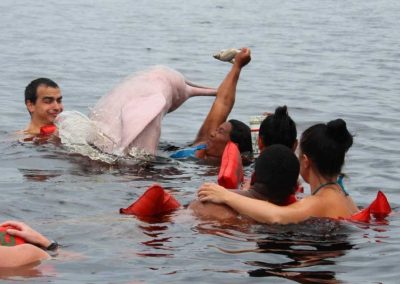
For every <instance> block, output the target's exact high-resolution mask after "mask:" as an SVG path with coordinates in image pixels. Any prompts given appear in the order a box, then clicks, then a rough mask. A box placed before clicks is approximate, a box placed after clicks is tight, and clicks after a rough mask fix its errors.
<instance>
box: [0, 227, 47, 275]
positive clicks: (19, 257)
mask: <svg viewBox="0 0 400 284" xmlns="http://www.w3.org/2000/svg"><path fill="white" fill-rule="evenodd" d="M0 226H11V227H13V228H15V229H12V228H10V229H7V233H8V234H9V235H11V236H18V237H21V238H23V239H24V240H25V241H26V242H27V243H26V244H21V245H17V246H13V247H5V246H0V267H2V268H11V267H19V266H23V265H27V264H30V263H35V262H39V261H42V260H45V259H48V258H49V257H50V255H49V254H48V253H47V252H45V251H44V250H43V249H41V248H47V247H48V246H49V245H50V244H51V241H50V240H49V239H47V238H46V237H45V236H43V235H42V234H40V233H39V232H37V231H35V230H34V229H32V228H31V227H29V226H28V225H26V224H24V223H22V222H17V221H6V222H4V223H2V224H0ZM40 247H41V248H40Z"/></svg>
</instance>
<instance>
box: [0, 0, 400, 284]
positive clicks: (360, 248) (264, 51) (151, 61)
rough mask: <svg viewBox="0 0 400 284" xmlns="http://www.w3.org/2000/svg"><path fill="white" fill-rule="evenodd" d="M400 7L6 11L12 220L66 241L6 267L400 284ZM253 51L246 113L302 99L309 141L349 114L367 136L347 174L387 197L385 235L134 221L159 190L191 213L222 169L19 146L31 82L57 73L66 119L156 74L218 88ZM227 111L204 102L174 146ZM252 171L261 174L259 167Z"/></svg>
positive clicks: (6, 157)
mask: <svg viewBox="0 0 400 284" xmlns="http://www.w3.org/2000/svg"><path fill="white" fill-rule="evenodd" d="M399 13H400V4H399V2H398V1H394V0H383V1H369V0H367V1H328V0H324V1H269V0H267V1H264V0H263V1H261V0H260V1H209V0H204V1H197V2H194V1H177V0H170V1H128V0H116V1H111V0H101V1H94V0H92V1H89V0H83V1H76V0H72V1H66V0H57V1H56V0H54V1H51V0H44V1H25V0H18V1H11V0H2V1H1V2H0V31H1V44H0V66H1V81H0V86H1V87H0V98H1V101H2V103H1V104H0V121H1V125H0V151H1V153H2V156H1V158H0V169H1V172H2V174H1V176H0V190H1V194H2V198H1V201H0V210H1V211H0V212H1V219H2V220H6V219H18V220H24V221H25V222H27V223H29V224H30V225H32V226H33V227H34V228H36V229H38V230H40V231H41V232H43V233H44V234H46V235H47V236H49V237H50V238H53V239H56V240H57V241H59V242H60V243H61V244H62V245H63V248H62V250H63V254H62V255H60V256H58V257H56V258H55V259H52V260H50V261H47V262H45V263H43V264H41V265H40V266H37V267H34V268H30V269H25V270H22V271H14V272H10V271H8V272H7V271H2V272H0V275H1V277H2V279H3V280H2V281H4V282H8V281H10V282H13V283H14V281H15V280H21V281H24V282H28V283H160V282H166V283H187V282H189V281H193V282H196V283H209V282H217V283H244V282H247V283H258V282H265V281H268V280H269V281H271V282H273V283H292V282H299V283H313V282H314V283H337V282H344V283H361V282H362V283H377V282H383V283H395V282H397V281H398V277H399V276H400V272H399V270H398V265H396V263H398V258H399V256H400V253H399V251H400V250H399V243H400V238H399V235H400V224H399V214H398V212H399V211H398V206H399V203H400V198H399V194H398V191H399V184H400V150H399V149H400V143H399V137H400V119H399V116H398V113H399V110H400V98H399V93H400V81H399V75H400V51H399V46H400V25H399V20H398V15H399ZM242 46H248V47H250V48H251V49H252V62H251V63H250V64H249V65H248V66H247V67H246V68H245V69H244V70H243V72H242V75H241V79H240V82H239V85H238V92H237V100H236V105H235V107H234V109H233V111H232V113H231V116H230V117H231V118H236V119H240V120H243V121H249V119H250V116H253V115H259V114H261V113H263V112H265V111H273V110H274V109H275V107H277V106H279V105H283V104H286V105H288V107H289V112H290V114H291V116H292V117H293V119H294V120H295V121H296V123H297V125H298V131H299V133H301V132H302V130H304V129H305V128H307V127H308V126H310V125H312V124H314V123H317V122H327V121H329V120H331V119H335V118H338V117H341V118H343V119H344V120H346V122H347V124H348V127H349V129H350V131H351V132H352V133H353V134H355V143H354V145H353V147H352V148H351V149H350V151H349V154H348V158H347V161H346V166H345V172H346V174H347V175H348V177H349V178H348V179H347V180H346V186H347V188H348V189H349V191H350V193H351V195H352V196H353V197H354V199H355V200H356V201H357V203H358V204H359V205H360V206H365V205H367V204H369V202H371V201H372V200H373V198H374V197H375V195H376V192H377V190H379V189H381V190H383V191H384V192H385V193H386V195H387V196H388V199H389V201H390V203H391V205H392V207H393V208H394V213H393V214H392V215H391V216H390V217H389V218H388V219H387V220H386V222H381V223H376V222H373V223H372V224H370V225H354V224H349V223H339V224H337V223H335V222H327V221H323V220H311V221H310V222H307V223H306V224H302V225H297V226H282V227H276V226H262V225H257V226H248V225H247V226H243V225H235V224H219V223H215V222H211V221H210V222H204V221H200V220H197V219H196V218H195V217H193V216H191V214H190V213H189V212H188V211H187V210H179V211H177V212H175V213H173V214H171V215H169V216H165V217H163V218H162V219H154V220H140V219H137V218H135V217H131V216H122V215H119V214H118V210H119V208H121V207H126V206H128V205H129V204H130V203H132V201H134V200H135V199H136V198H137V197H138V196H140V194H142V193H143V192H144V191H145V189H146V188H147V187H148V186H150V185H151V184H153V183H155V182H157V183H159V184H161V185H162V186H164V187H165V188H166V189H168V190H170V192H172V194H174V196H175V197H176V198H177V199H178V200H179V201H180V202H181V203H182V204H187V203H188V202H190V200H192V199H194V198H195V192H196V190H197V188H198V187H199V185H200V184H201V183H202V182H204V181H215V180H216V174H217V170H218V169H217V168H216V167H214V166H209V165H202V164H198V163H195V162H172V161H163V160H162V161H158V162H152V163H148V162H143V161H140V160H139V161H129V162H127V163H125V164H123V165H110V164H107V163H99V162H94V161H92V160H90V159H88V158H85V157H82V156H80V155H76V154H72V153H69V152H68V151H66V150H65V149H64V148H62V147H58V146H54V145H52V144H45V145H32V144H21V143H18V142H17V141H16V139H15V137H14V136H13V133H14V132H15V131H16V130H19V129H23V128H24V127H25V126H26V125H27V122H28V120H29V115H28V113H27V111H26V109H25V106H24V102H23V91H24V88H25V86H26V85H27V84H28V83H29V82H30V81H31V80H33V79H35V78H37V77H49V78H52V79H53V80H55V81H56V82H57V83H58V84H59V85H60V86H61V88H62V94H63V97H64V105H65V109H66V110H77V111H80V112H82V113H86V114H87V113H88V112H89V108H90V107H91V106H93V105H94V104H95V102H96V101H97V100H98V99H99V98H100V97H101V96H102V95H104V94H105V93H106V92H107V91H109V90H110V89H111V88H112V87H113V86H114V85H115V84H117V83H118V82H119V81H120V80H121V79H122V78H124V77H125V76H127V75H129V74H130V73H132V72H135V71H138V70H142V69H144V68H147V67H149V66H152V65H156V64H164V65H168V66H170V67H172V68H175V69H177V70H179V71H181V72H182V73H183V74H185V75H186V77H187V78H188V79H189V80H190V81H193V82H196V83H200V84H205V85H209V86H218V84H219V83H220V82H221V80H222V79H223V77H224V75H225V74H226V73H227V71H228V70H229V63H223V62H219V61H216V60H215V59H213V58H212V56H211V55H212V54H213V53H214V52H216V51H218V50H220V49H223V48H229V47H242ZM211 103H212V99H211V98H206V97H201V98H193V99H190V100H189V101H187V102H186V103H185V104H184V105H183V106H182V107H181V108H180V109H178V110H177V111H175V112H174V113H171V114H169V115H168V116H167V117H166V118H165V119H164V122H163V129H162V137H161V141H162V144H163V145H170V144H172V145H178V146H181V145H185V144H186V143H188V142H190V141H192V139H193V138H194V137H195V135H196V133H197V130H198V128H199V127H200V125H201V122H202V120H203V119H204V117H205V115H206V113H207V112H208V109H209V107H210V105H211ZM246 170H247V172H249V171H250V169H249V168H247V169H246Z"/></svg>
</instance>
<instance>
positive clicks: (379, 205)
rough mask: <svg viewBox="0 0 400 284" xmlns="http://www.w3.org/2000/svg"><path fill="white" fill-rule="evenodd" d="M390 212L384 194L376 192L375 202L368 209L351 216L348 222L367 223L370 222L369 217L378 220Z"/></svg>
mask: <svg viewBox="0 0 400 284" xmlns="http://www.w3.org/2000/svg"><path fill="white" fill-rule="evenodd" d="M390 212H392V208H391V207H390V204H389V202H388V200H387V198H386V196H385V194H384V193H383V192H382V191H378V194H377V195H376V198H375V200H374V201H372V203H371V204H370V205H369V206H368V207H366V208H364V209H362V210H361V211H360V212H358V213H356V214H354V215H353V216H351V217H350V220H352V221H358V222H365V223H368V222H369V221H370V220H371V215H373V216H374V217H375V218H376V219H378V220H380V219H383V218H385V217H386V216H388V215H389V214H390Z"/></svg>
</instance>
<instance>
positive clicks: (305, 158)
mask: <svg viewBox="0 0 400 284" xmlns="http://www.w3.org/2000/svg"><path fill="white" fill-rule="evenodd" d="M301 163H302V164H303V168H305V169H308V168H309V167H310V166H311V160H310V159H309V158H308V156H307V155H306V154H301Z"/></svg>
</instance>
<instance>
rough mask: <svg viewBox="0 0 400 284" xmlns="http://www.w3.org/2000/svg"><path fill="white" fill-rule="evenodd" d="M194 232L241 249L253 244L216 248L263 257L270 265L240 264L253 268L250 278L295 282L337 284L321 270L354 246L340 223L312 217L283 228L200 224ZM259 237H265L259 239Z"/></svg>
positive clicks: (331, 276)
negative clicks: (232, 247)
mask: <svg viewBox="0 0 400 284" xmlns="http://www.w3.org/2000/svg"><path fill="white" fill-rule="evenodd" d="M196 229H198V230H199V232H201V233H206V234H213V235H217V236H220V237H224V238H227V239H230V240H236V241H238V244H240V243H242V244H243V243H244V244H245V246H249V245H251V244H255V245H256V247H255V248H254V247H253V248H246V249H227V248H222V247H217V248H218V250H220V251H221V252H223V253H227V254H243V255H244V258H248V256H247V255H248V253H256V254H258V256H260V254H261V257H258V258H261V259H262V258H263V257H262V254H265V258H266V259H269V260H270V262H268V261H262V260H245V261H243V263H244V264H246V265H248V266H252V267H256V268H255V269H251V270H248V272H247V273H248V274H249V275H250V276H251V277H281V278H286V279H289V280H292V281H295V282H298V283H337V282H338V281H337V280H336V278H335V272H334V270H332V271H330V270H325V269H324V268H325V267H329V266H334V265H335V264H336V262H335V258H338V257H341V256H343V255H345V254H346V253H347V251H349V250H351V249H352V248H353V247H354V245H352V244H351V243H350V242H349V241H348V234H349V232H348V231H347V232H346V230H345V228H344V227H343V224H342V223H341V222H340V221H335V220H331V219H317V218H313V219H310V220H308V221H305V222H303V223H301V224H297V225H286V226H277V225H275V226H266V225H265V226H264V225H253V226H250V225H249V223H247V225H244V224H242V225H241V226H238V224H220V223H219V224H218V223H203V224H200V225H198V226H196ZM260 235H267V237H265V238H262V239H259V236H260ZM277 255H281V256H284V257H283V258H282V257H277ZM287 259H289V261H288V260H287ZM279 260H281V261H279Z"/></svg>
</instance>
